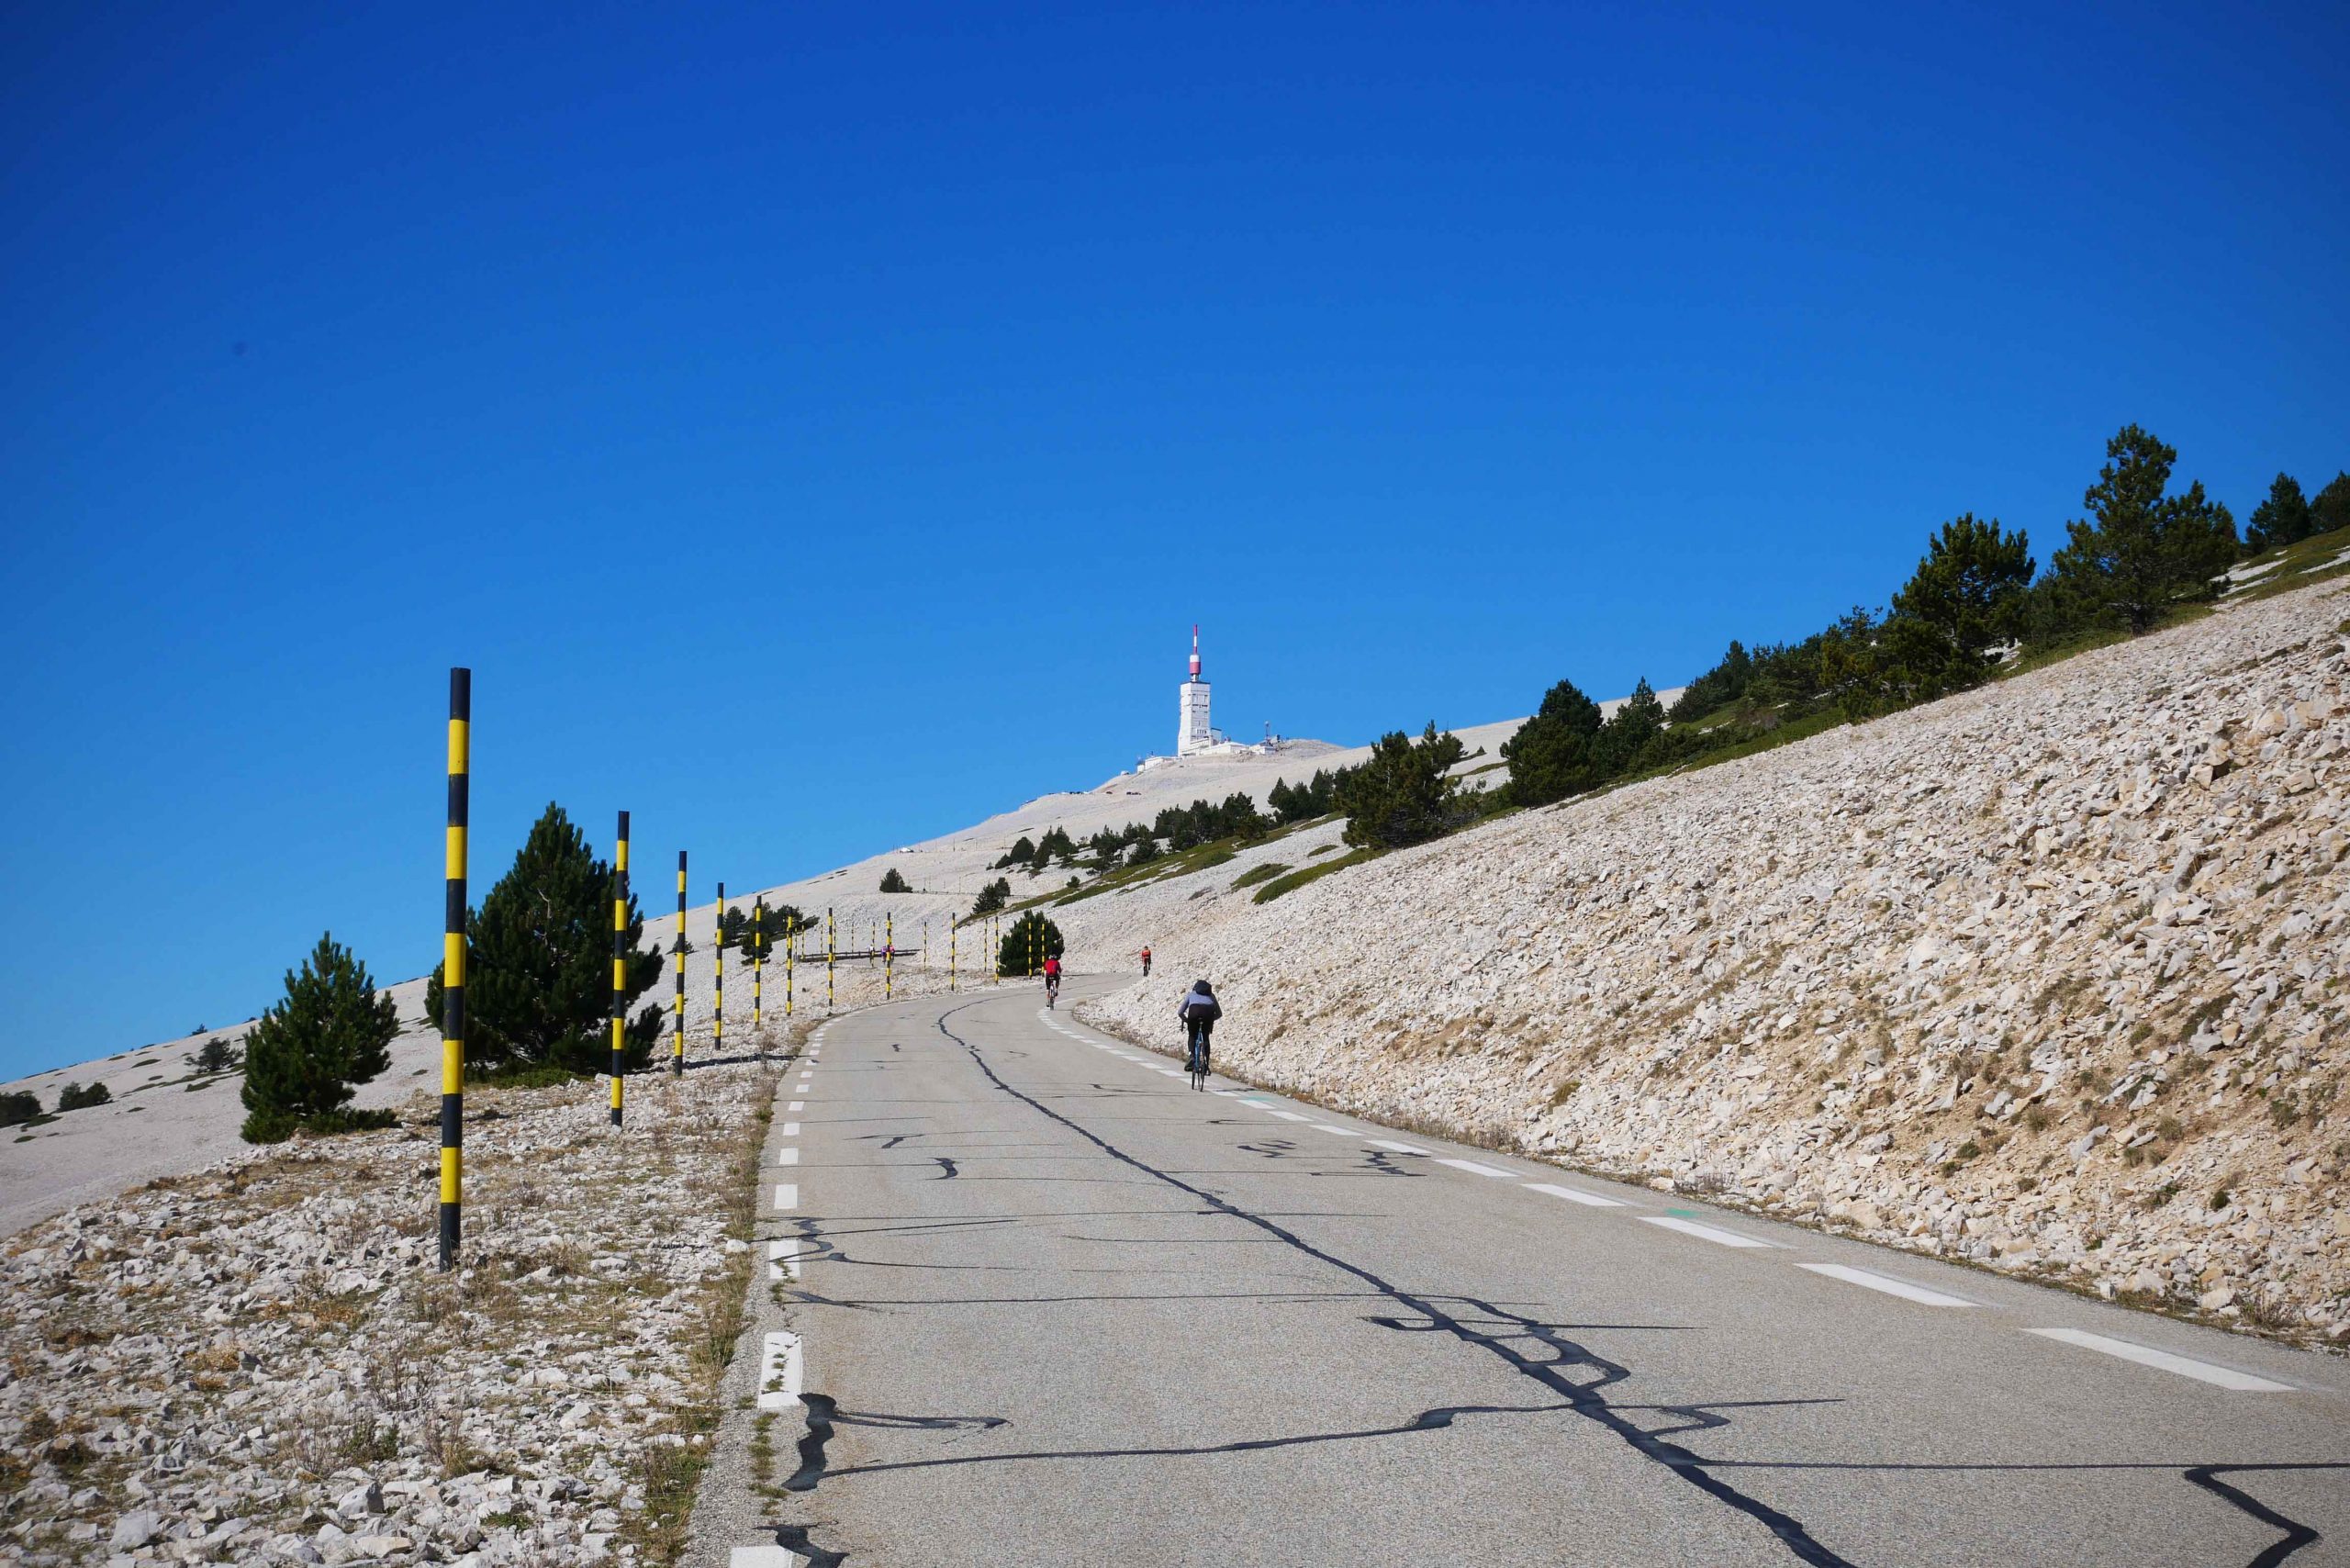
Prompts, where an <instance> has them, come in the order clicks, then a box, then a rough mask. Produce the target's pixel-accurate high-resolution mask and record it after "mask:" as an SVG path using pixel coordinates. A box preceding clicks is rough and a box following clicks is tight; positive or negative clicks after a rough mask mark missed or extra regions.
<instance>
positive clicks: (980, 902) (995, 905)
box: [965, 877, 1012, 919]
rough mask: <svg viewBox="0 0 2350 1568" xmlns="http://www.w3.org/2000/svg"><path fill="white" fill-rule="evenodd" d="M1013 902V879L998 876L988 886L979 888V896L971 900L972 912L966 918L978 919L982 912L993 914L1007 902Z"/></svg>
mask: <svg viewBox="0 0 2350 1568" xmlns="http://www.w3.org/2000/svg"><path fill="white" fill-rule="evenodd" d="M1010 902H1012V882H1011V880H1010V879H1008V878H1003V877H998V878H997V879H995V880H994V881H992V882H990V883H989V884H988V885H987V886H986V887H984V888H981V889H980V890H979V897H978V898H976V899H973V900H972V901H971V913H970V914H969V915H968V916H966V917H965V918H966V919H976V918H977V917H978V916H979V915H982V914H993V913H995V912H996V911H997V910H1000V909H1002V907H1003V906H1004V905H1005V904H1008V903H1010Z"/></svg>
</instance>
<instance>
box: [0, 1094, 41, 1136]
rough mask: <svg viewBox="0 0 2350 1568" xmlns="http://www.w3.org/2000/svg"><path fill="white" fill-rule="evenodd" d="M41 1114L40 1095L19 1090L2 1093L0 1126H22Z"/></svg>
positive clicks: (0, 1098)
mask: <svg viewBox="0 0 2350 1568" xmlns="http://www.w3.org/2000/svg"><path fill="white" fill-rule="evenodd" d="M39 1114H40V1097H39V1095H37V1094H28V1093H25V1092H23V1091H21V1090H19V1091H17V1092H13V1093H8V1094H0V1127H14V1126H23V1125H24V1124H25V1123H27V1122H29V1121H31V1120H32V1119H33V1118H34V1117H35V1116H38V1115H39Z"/></svg>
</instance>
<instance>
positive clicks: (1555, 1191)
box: [1527, 1182, 1630, 1209]
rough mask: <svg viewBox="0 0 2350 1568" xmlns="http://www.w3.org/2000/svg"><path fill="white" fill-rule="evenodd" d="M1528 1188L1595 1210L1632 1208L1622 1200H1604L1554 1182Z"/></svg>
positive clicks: (1534, 1184)
mask: <svg viewBox="0 0 2350 1568" xmlns="http://www.w3.org/2000/svg"><path fill="white" fill-rule="evenodd" d="M1527 1187H1529V1188H1531V1189H1532V1190H1533V1191H1535V1192H1538V1193H1550V1195H1551V1196H1552V1197H1554V1198H1564V1199H1566V1200H1567V1202H1569V1203H1571V1204H1589V1205H1591V1206H1592V1207H1593V1208H1595V1209H1620V1208H1627V1207H1629V1206H1630V1205H1628V1204H1626V1203H1625V1202H1624V1200H1623V1199H1621V1198H1603V1197H1601V1196H1600V1195H1599V1194H1598V1193H1586V1192H1583V1191H1582V1190H1581V1189H1580V1188H1575V1187H1561V1186H1560V1185H1558V1184H1557V1183H1556V1182H1527Z"/></svg>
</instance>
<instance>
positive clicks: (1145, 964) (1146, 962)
mask: <svg viewBox="0 0 2350 1568" xmlns="http://www.w3.org/2000/svg"><path fill="white" fill-rule="evenodd" d="M1142 978H1143V979H1145V980H1148V979H1149V978H1150V949H1149V948H1147V947H1145V948H1144V949H1143V950H1142Z"/></svg>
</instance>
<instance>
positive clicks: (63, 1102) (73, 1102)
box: [57, 1083, 114, 1115]
mask: <svg viewBox="0 0 2350 1568" xmlns="http://www.w3.org/2000/svg"><path fill="white" fill-rule="evenodd" d="M113 1098H114V1092H113V1091H112V1090H110V1089H108V1088H107V1087H106V1085H105V1084H103V1083H92V1084H88V1085H86V1086H85V1085H83V1084H79V1083H69V1084H67V1085H66V1086H65V1087H64V1088H63V1089H62V1090H60V1091H58V1094H57V1109H58V1113H59V1114H61V1115H62V1114H64V1113H65V1112H67V1111H79V1110H81V1109H83V1108H84V1107H85V1106H89V1105H103V1104H106V1103H107V1102H108V1101H110V1100H112V1099H113Z"/></svg>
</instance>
